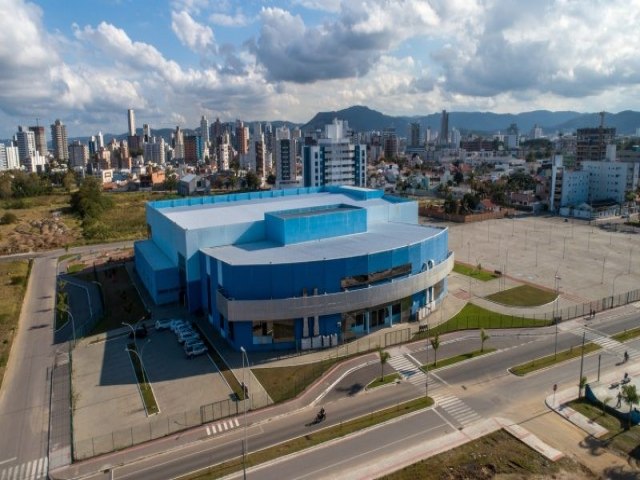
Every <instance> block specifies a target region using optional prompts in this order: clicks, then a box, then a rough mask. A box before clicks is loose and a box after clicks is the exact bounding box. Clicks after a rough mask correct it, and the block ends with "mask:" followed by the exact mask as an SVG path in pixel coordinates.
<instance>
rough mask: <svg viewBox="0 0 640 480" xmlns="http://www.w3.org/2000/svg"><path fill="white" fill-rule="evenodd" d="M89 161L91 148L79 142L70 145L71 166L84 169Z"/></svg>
mask: <svg viewBox="0 0 640 480" xmlns="http://www.w3.org/2000/svg"><path fill="white" fill-rule="evenodd" d="M88 161H89V147H88V146H87V145H85V144H84V143H81V142H80V141H79V140H76V141H74V142H73V143H72V144H71V145H69V166H70V167H72V168H73V167H78V168H84V167H85V166H86V165H87V162H88Z"/></svg>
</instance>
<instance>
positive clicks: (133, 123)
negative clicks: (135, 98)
mask: <svg viewBox="0 0 640 480" xmlns="http://www.w3.org/2000/svg"><path fill="white" fill-rule="evenodd" d="M127 119H128V120H129V136H130V137H133V136H135V134H136V115H135V113H134V112H133V109H132V108H130V109H129V110H127Z"/></svg>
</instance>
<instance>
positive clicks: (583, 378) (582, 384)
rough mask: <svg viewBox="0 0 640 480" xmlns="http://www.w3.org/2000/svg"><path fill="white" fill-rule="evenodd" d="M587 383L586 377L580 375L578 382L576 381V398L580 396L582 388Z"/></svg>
mask: <svg viewBox="0 0 640 480" xmlns="http://www.w3.org/2000/svg"><path fill="white" fill-rule="evenodd" d="M586 385H587V377H585V376H582V377H581V378H580V383H578V398H582V390H583V389H584V387H585V386H586Z"/></svg>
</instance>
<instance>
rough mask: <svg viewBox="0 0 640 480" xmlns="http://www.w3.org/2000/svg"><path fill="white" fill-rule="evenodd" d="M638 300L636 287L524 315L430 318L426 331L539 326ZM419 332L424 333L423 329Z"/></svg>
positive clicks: (589, 316) (494, 314) (638, 291)
mask: <svg viewBox="0 0 640 480" xmlns="http://www.w3.org/2000/svg"><path fill="white" fill-rule="evenodd" d="M637 301H640V289H639V290H632V291H629V292H624V293H620V294H618V295H612V296H608V297H604V298H601V299H600V300H596V301H592V302H585V303H582V304H579V305H573V306H570V307H564V308H558V309H552V310H550V311H546V312H543V313H531V314H526V315H504V314H501V313H496V312H487V313H479V314H477V315H464V316H462V317H459V318H456V319H454V320H444V321H443V322H434V323H432V324H430V325H429V327H430V334H431V335H433V334H435V333H440V334H441V333H447V332H452V331H456V330H467V329H474V328H523V327H540V326H545V325H551V324H553V323H554V318H556V317H557V321H558V322H563V321H566V320H571V319H573V318H579V317H586V318H593V317H594V316H596V315H597V314H598V313H601V312H603V311H605V310H609V309H612V308H616V307H621V306H623V305H627V304H629V303H633V302H637ZM419 335H422V336H426V335H427V332H426V331H425V332H424V333H421V334H419Z"/></svg>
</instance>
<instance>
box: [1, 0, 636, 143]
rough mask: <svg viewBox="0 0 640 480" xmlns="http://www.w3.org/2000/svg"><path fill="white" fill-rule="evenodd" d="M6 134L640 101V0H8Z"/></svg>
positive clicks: (602, 106)
mask: <svg viewBox="0 0 640 480" xmlns="http://www.w3.org/2000/svg"><path fill="white" fill-rule="evenodd" d="M0 11H2V12H11V15H0V138H8V137H10V136H11V135H13V133H14V132H15V131H16V129H17V125H23V124H24V125H32V124H34V123H35V119H36V118H38V119H39V122H40V123H41V124H45V125H49V124H50V123H52V122H53V121H54V120H55V119H56V118H60V119H61V120H62V121H63V122H64V123H66V124H67V125H68V129H69V133H70V135H71V136H75V135H90V134H93V133H96V132H97V131H102V132H110V133H120V132H124V131H125V130H126V110H127V108H134V109H135V110H136V119H137V122H138V123H139V124H140V125H141V124H142V123H149V124H150V125H151V127H152V128H161V127H175V126H176V125H180V126H182V127H194V126H196V125H197V124H198V121H199V118H200V116H201V115H203V114H204V115H207V117H208V118H210V119H215V118H216V117H220V119H221V120H224V121H229V120H234V119H236V118H241V119H244V120H247V121H252V120H278V119H282V120H285V119H286V120H290V121H294V122H301V123H302V122H306V121H307V120H309V119H310V118H311V117H312V116H313V115H314V114H315V113H316V112H318V111H323V110H338V109H342V108H346V107H348V106H351V105H367V106H369V107H371V108H374V109H377V110H379V111H382V112H384V113H387V114H390V115H399V114H403V115H423V114H428V113H432V112H436V111H439V110H441V109H443V108H446V109H447V110H450V111H474V110H478V111H495V112H513V113H517V112H521V111H529V110H535V109H549V110H578V111H600V110H607V111H613V112H616V111H621V110H625V109H636V110H640V88H639V82H640V56H638V55H637V52H636V48H637V45H638V44H640V29H638V28H637V25H639V24H640V0H608V1H604V0H538V1H536V2H524V1H520V0H428V1H427V0H348V1H347V0H342V1H341V0H281V1H268V0H264V1H260V0H247V1H242V2H240V1H235V0H155V1H151V0H149V1H143V0H91V1H86V0H85V1H80V0H33V1H30V0H0Z"/></svg>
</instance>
